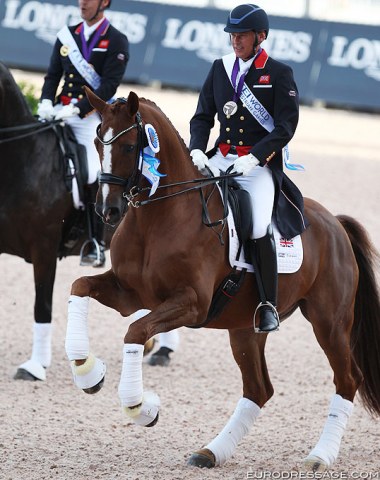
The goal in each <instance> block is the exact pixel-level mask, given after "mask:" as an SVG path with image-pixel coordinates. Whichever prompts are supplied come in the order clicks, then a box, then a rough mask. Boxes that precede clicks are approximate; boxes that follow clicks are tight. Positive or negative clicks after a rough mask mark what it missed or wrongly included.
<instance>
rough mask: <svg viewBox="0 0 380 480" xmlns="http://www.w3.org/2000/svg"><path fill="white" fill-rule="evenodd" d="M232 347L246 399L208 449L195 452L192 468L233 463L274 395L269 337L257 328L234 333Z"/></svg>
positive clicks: (231, 339)
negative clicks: (239, 446)
mask: <svg viewBox="0 0 380 480" xmlns="http://www.w3.org/2000/svg"><path fill="white" fill-rule="evenodd" d="M229 334H230V344H231V348H232V352H233V355H234V358H235V361H236V363H237V364H238V366H239V368H240V370H241V374H242V379H243V397H242V398H240V400H239V402H238V404H237V406H236V409H235V411H234V413H233V415H232V416H231V417H230V419H229V421H228V422H227V424H226V426H225V427H224V428H223V430H222V431H221V432H220V433H219V435H217V437H215V438H214V440H212V441H211V442H210V443H209V444H208V445H206V447H205V448H203V449H202V450H199V451H197V452H195V453H194V454H193V455H192V456H191V457H190V459H189V461H188V463H189V465H193V466H197V467H200V468H203V467H207V468H211V467H214V466H216V465H223V464H224V463H225V462H226V461H227V460H228V459H230V458H231V457H232V455H233V453H234V451H235V449H236V447H237V444H238V443H239V442H240V441H241V440H242V438H243V437H244V436H245V435H247V434H248V432H249V430H250V428H251V427H252V426H253V424H254V423H255V421H256V419H257V417H258V416H259V414H260V410H261V408H262V407H263V405H264V404H265V403H266V402H267V401H268V400H269V399H270V397H271V396H272V395H273V387H272V384H271V381H270V379H269V375H268V370H267V366H266V361H265V356H264V348H265V342H266V337H267V336H266V335H263V334H260V335H258V334H255V333H254V330H253V328H249V329H246V330H230V331H229Z"/></svg>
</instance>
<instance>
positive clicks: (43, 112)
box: [37, 98, 54, 120]
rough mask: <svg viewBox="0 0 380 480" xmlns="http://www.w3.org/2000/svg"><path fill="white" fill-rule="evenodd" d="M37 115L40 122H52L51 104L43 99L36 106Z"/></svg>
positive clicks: (52, 110)
mask: <svg viewBox="0 0 380 480" xmlns="http://www.w3.org/2000/svg"><path fill="white" fill-rule="evenodd" d="M37 115H38V116H39V117H40V119H41V120H52V119H53V117H54V107H53V102H52V101H51V100H49V99H47V98H44V99H43V100H42V101H41V102H40V103H39V104H38V106H37Z"/></svg>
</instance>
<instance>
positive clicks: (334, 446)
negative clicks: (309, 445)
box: [308, 395, 354, 467]
mask: <svg viewBox="0 0 380 480" xmlns="http://www.w3.org/2000/svg"><path fill="white" fill-rule="evenodd" d="M353 408H354V404H353V403H352V402H350V401H349V400H345V399H344V398H342V397H341V396H340V395H334V396H333V398H332V400H331V403H330V410H329V414H328V417H327V420H326V423H325V426H324V428H323V432H322V435H321V437H320V439H319V441H318V443H317V445H316V446H315V447H314V448H313V450H312V451H311V452H310V454H309V455H308V458H309V457H317V458H319V459H321V460H323V462H324V463H325V464H326V465H327V466H328V467H331V465H332V464H333V463H334V462H335V460H336V459H337V457H338V453H339V448H340V442H341V440H342V437H343V434H344V431H345V429H346V426H347V421H348V419H349V418H350V415H351V413H352V410H353Z"/></svg>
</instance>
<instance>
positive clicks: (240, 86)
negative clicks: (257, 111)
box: [231, 48, 262, 103]
mask: <svg viewBox="0 0 380 480" xmlns="http://www.w3.org/2000/svg"><path fill="white" fill-rule="evenodd" d="M261 51H262V48H260V49H259V51H258V52H257V53H256V55H255V56H254V57H253V60H252V62H251V65H250V66H249V67H248V68H247V70H246V71H245V72H243V73H242V74H241V76H240V78H239V82H238V84H237V85H236V80H237V76H238V73H239V71H240V66H239V58H238V57H236V60H235V63H234V66H233V69H232V74H231V83H232V86H233V87H234V98H233V101H234V102H235V103H236V102H237V101H238V100H239V98H240V95H241V91H242V89H243V85H244V80H245V76H246V75H247V73H248V70H249V69H250V68H251V66H252V64H253V62H254V61H255V58H256V57H257V56H258V55H260V53H261Z"/></svg>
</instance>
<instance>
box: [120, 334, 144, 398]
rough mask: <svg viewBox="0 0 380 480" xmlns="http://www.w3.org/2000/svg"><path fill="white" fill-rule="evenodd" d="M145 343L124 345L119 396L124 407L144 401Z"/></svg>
mask: <svg viewBox="0 0 380 480" xmlns="http://www.w3.org/2000/svg"><path fill="white" fill-rule="evenodd" d="M143 354H144V345H140V344H138V343H126V344H125V345H124V347H123V367H122V370H121V377H120V383H119V389H118V391H119V398H120V401H121V405H122V406H123V407H134V406H135V405H138V404H140V403H141V402H142V398H143V379H142V360H143Z"/></svg>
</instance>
